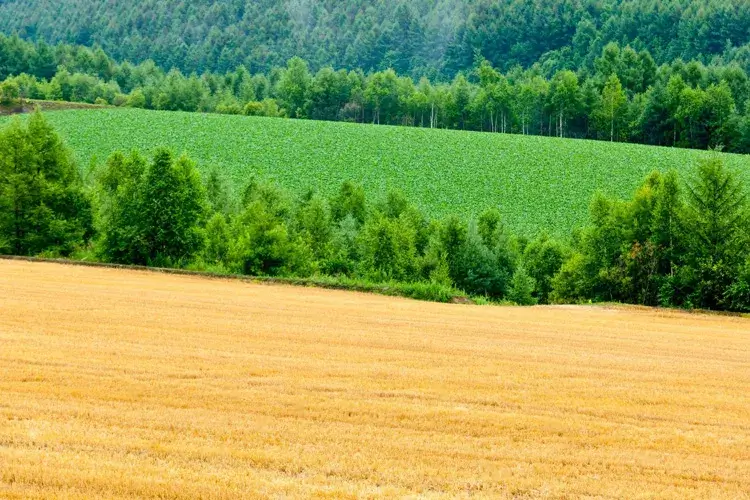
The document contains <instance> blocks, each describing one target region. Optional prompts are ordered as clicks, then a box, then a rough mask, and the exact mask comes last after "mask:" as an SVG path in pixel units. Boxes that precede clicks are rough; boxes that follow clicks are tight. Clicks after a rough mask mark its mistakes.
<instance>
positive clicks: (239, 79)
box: [0, 34, 750, 153]
mask: <svg viewBox="0 0 750 500" xmlns="http://www.w3.org/2000/svg"><path fill="white" fill-rule="evenodd" d="M593 67H594V69H593V70H591V71H587V70H585V69H583V68H582V69H579V71H576V72H574V71H571V70H558V71H556V72H554V73H552V74H551V75H546V74H545V72H544V71H541V69H540V66H539V65H538V64H537V65H534V66H533V67H532V68H530V69H526V70H523V69H521V67H520V66H515V67H514V68H511V69H510V70H508V71H506V72H502V71H501V70H500V69H498V68H496V67H494V66H493V65H492V63H491V62H490V61H489V60H487V59H484V58H482V57H481V56H477V57H476V58H475V60H474V62H473V66H472V67H471V68H469V69H468V70H466V71H465V72H461V73H459V74H457V76H456V77H455V78H453V80H451V81H450V82H444V83H441V82H439V81H431V80H429V79H427V78H425V77H422V78H420V79H419V80H414V79H413V78H411V77H409V76H404V75H399V74H398V73H396V72H395V71H394V70H393V69H387V70H383V71H376V72H370V73H365V72H364V71H362V70H361V69H358V70H351V71H347V70H345V69H335V68H332V67H324V68H322V69H320V70H318V71H312V69H311V68H310V65H309V64H308V63H307V62H306V61H305V60H303V59H301V58H299V57H293V58H292V59H290V60H289V61H288V62H287V63H286V65H285V66H283V67H274V68H272V69H271V70H270V71H269V72H267V73H254V74H253V73H251V72H250V71H248V69H247V68H246V67H245V66H239V67H237V68H235V69H233V70H231V71H228V72H226V73H217V72H205V73H202V74H201V75H198V74H197V73H192V74H190V75H186V74H184V73H182V72H181V71H180V70H179V69H176V68H173V69H171V70H169V71H166V70H165V69H163V68H160V67H159V66H157V65H156V64H155V63H154V62H153V61H150V60H149V61H146V62H143V63H140V64H137V65H134V64H132V63H130V62H127V61H126V62H122V63H119V62H117V61H115V60H114V59H112V58H111V57H109V56H108V55H107V54H106V53H105V52H104V51H103V50H102V49H101V48H96V49H89V48H87V47H83V46H80V45H66V44H58V45H56V46H50V45H49V44H47V43H45V42H37V43H32V42H28V41H24V40H23V39H21V38H19V37H18V36H17V35H13V36H5V35H2V34H0V106H3V105H5V106H8V105H9V104H10V105H11V106H12V105H13V103H14V102H16V101H18V100H21V99H47V100H54V101H72V102H85V103H96V104H104V105H114V106H129V107H135V108H145V109H158V110H168V111H199V112H216V113H228V114H246V115H261V116H271V117H291V118H309V119H315V120H337V121H349V122H359V123H363V122H365V123H376V124H389V125H405V126H417V127H429V128H455V129H465V130H478V131H489V132H501V133H514V134H524V135H528V134H531V135H546V136H558V137H574V138H588V139H601V140H609V141H622V142H636V143H643V144H654V145H666V146H677V147H689V148H699V149H705V148H723V149H724V150H726V151H731V152H740V153H747V152H750V110H748V106H747V102H748V97H749V96H750V83H749V82H750V80H748V73H747V71H746V70H745V69H743V67H742V66H741V65H739V64H738V63H736V62H732V63H728V64H724V63H722V62H720V61H719V62H717V61H713V62H711V63H710V64H708V65H706V64H704V63H702V62H700V61H698V60H692V61H688V62H685V61H683V60H681V59H677V60H675V61H673V62H671V63H669V64H662V65H660V66H659V65H657V64H656V62H655V60H654V58H653V57H652V55H651V54H650V53H649V52H648V51H647V50H645V49H643V50H641V51H639V52H638V51H636V50H635V49H634V48H632V47H631V46H629V45H628V46H624V47H622V46H620V45H619V44H617V43H616V42H610V43H608V44H607V45H605V46H604V48H603V49H602V50H601V53H600V54H599V55H598V56H597V57H595V58H594V60H593ZM3 80H4V81H3ZM0 112H2V110H1V109H0Z"/></svg>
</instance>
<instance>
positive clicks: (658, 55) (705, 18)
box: [0, 0, 750, 81]
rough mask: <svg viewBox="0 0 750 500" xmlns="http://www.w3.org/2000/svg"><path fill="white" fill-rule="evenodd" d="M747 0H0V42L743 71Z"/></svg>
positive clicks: (251, 64) (132, 52) (197, 65)
mask: <svg viewBox="0 0 750 500" xmlns="http://www.w3.org/2000/svg"><path fill="white" fill-rule="evenodd" d="M748 26H750V1H748V0H701V1H695V0H468V1H463V0H411V1H408V2H407V1H405V0H396V1H386V0H345V1H339V0H317V1H314V0H282V1H277V0H254V1H249V0H222V1H217V0H196V1H190V2H184V1H175V0H144V1H135V0H126V1H118V2H111V1H104V0H59V1H57V0H56V1H52V0H6V1H4V2H0V32H4V33H18V34H19V35H20V36H21V37H23V38H27V39H31V40H45V41H47V42H50V43H57V42H66V43H73V44H80V45H87V46H93V45H94V44H97V45H99V46H101V47H102V48H103V49H104V50H105V52H107V53H108V54H110V55H112V56H113V57H114V58H115V59H117V60H119V61H124V60H130V61H133V62H135V63H138V62H143V61H146V60H148V59H152V60H154V61H155V62H156V64H157V65H158V66H160V67H162V68H166V69H169V68H172V67H175V68H178V69H180V70H181V71H182V72H183V73H188V74H189V73H192V72H197V73H203V72H205V71H215V72H219V73H225V72H227V71H230V70H233V69H234V68H236V67H238V66H240V65H244V66H245V67H246V68H247V69H248V70H249V71H250V72H252V73H267V72H269V71H270V70H271V69H272V68H274V67H279V66H283V65H285V64H286V62H287V60H289V59H290V58H292V57H294V56H299V57H301V58H303V59H305V60H306V61H308V62H309V63H310V65H311V68H312V69H313V71H317V70H318V69H321V68H323V67H326V66H333V67H336V68H346V69H356V68H360V69H362V70H363V71H364V72H366V73H369V72H371V71H380V70H386V69H389V68H393V69H394V70H395V71H396V72H397V73H398V74H401V75H409V76H411V77H412V78H415V79H419V78H420V77H422V76H427V77H429V78H430V79H433V80H435V79H438V80H441V81H448V80H451V79H452V78H453V77H454V76H455V75H456V74H457V73H458V72H459V71H464V72H465V71H467V70H469V69H470V68H471V67H472V66H473V64H474V61H475V59H476V56H477V55H479V56H481V57H483V58H485V59H487V60H488V61H489V62H490V63H491V64H492V65H493V66H494V67H496V68H498V69H499V70H501V71H503V72H505V71H508V70H510V69H511V68H513V67H514V66H516V65H520V66H521V67H523V68H529V67H531V66H532V65H533V64H534V63H537V62H538V63H540V64H541V66H542V68H543V71H544V73H545V75H546V76H551V74H553V73H554V72H556V71H558V70H561V69H572V70H578V69H581V68H585V69H587V70H590V69H592V68H593V66H594V59H595V58H596V57H598V56H599V55H600V54H601V52H602V49H603V48H604V47H605V46H606V45H607V44H608V43H609V42H617V43H619V44H620V45H621V46H625V45H630V46H632V47H633V48H634V49H635V50H636V51H638V52H640V51H641V50H643V49H646V50H648V51H649V52H650V53H651V54H652V55H653V57H654V59H655V60H656V62H657V64H662V63H669V62H672V61H674V60H676V59H683V60H692V59H696V60H699V61H701V62H703V63H705V64H708V63H710V62H712V61H714V59H719V60H720V61H721V62H722V63H724V64H726V63H729V62H732V61H736V62H738V63H739V64H740V65H741V66H743V67H744V68H745V69H747V64H748V61H750V48H749V47H748V45H747V44H748V42H750V33H749V32H748Z"/></svg>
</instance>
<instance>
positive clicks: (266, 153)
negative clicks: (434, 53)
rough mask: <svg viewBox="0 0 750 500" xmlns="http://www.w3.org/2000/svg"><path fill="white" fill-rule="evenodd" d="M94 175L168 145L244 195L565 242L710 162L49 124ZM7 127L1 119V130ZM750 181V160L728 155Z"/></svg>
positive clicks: (454, 140) (354, 130)
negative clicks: (359, 196) (391, 200)
mask: <svg viewBox="0 0 750 500" xmlns="http://www.w3.org/2000/svg"><path fill="white" fill-rule="evenodd" d="M47 116H48V118H49V120H50V122H51V123H52V124H53V125H54V126H55V128H56V129H58V130H59V132H60V133H61V134H62V136H63V137H64V138H65V141H66V142H67V144H68V145H69V146H70V147H71V148H72V149H73V150H74V152H75V154H76V156H77V157H78V162H79V165H81V166H82V167H87V166H88V165H89V163H90V162H91V160H92V159H94V160H95V161H98V162H100V163H101V162H103V161H104V160H105V159H106V157H107V156H108V155H109V154H110V153H112V152H113V151H115V150H124V151H128V150H131V149H133V148H140V149H144V150H151V149H153V148H154V147H156V146H160V145H167V146H169V147H171V148H173V149H174V150H176V151H178V152H183V151H184V152H186V153H188V154H189V155H190V156H191V157H192V158H193V159H195V160H197V161H198V163H199V165H198V166H199V169H201V170H202V171H203V172H207V171H208V170H209V169H211V168H212V167H214V166H215V167H219V168H220V169H221V171H222V172H223V173H224V175H225V176H226V177H227V179H229V180H230V181H231V183H232V185H233V186H234V188H235V190H238V189H240V188H242V187H244V185H245V184H246V183H247V182H248V181H249V179H250V177H251V176H253V175H258V176H261V177H264V178H268V179H272V180H276V181H278V183H279V184H280V185H281V186H283V187H285V188H288V189H290V190H291V191H293V192H297V193H299V192H301V191H302V190H303V189H306V188H308V187H311V186H312V187H315V188H317V189H319V190H320V191H321V192H323V193H325V194H331V193H333V192H334V191H335V190H336V189H337V188H338V186H339V185H340V183H341V182H343V181H345V180H354V181H356V182H359V183H361V184H363V185H364V186H365V188H366V191H367V193H368V196H369V198H370V200H374V199H378V198H380V197H382V196H383V195H385V193H386V192H387V191H388V190H389V189H393V188H397V189H401V190H403V191H404V192H405V194H407V195H408V197H409V199H410V200H413V201H414V202H415V203H417V204H418V205H419V206H420V207H421V208H422V209H423V210H424V211H425V212H426V213H427V214H429V215H433V216H443V215H448V214H457V215H463V216H475V215H476V214H477V213H479V212H481V211H482V210H484V209H486V208H489V207H492V206H497V207H498V208H499V209H500V210H501V212H502V214H503V216H504V219H505V222H506V223H507V224H508V225H509V226H510V227H511V228H512V229H514V230H516V231H519V232H523V233H527V234H534V233H536V232H538V230H540V229H541V230H545V231H548V232H550V233H552V234H556V235H559V236H567V235H568V234H569V230H570V229H571V228H572V227H574V226H577V225H580V224H582V223H583V222H585V221H586V219H587V216H588V206H589V202H590V200H591V197H592V195H593V194H594V193H595V192H596V191H597V190H601V191H603V192H604V193H607V194H611V195H617V196H621V197H629V196H630V195H631V194H632V192H633V190H634V189H635V188H636V187H637V186H638V185H639V183H640V182H641V181H642V180H643V178H644V176H645V175H646V174H648V173H650V172H651V171H652V170H655V169H658V170H661V171H667V170H669V169H672V168H674V169H676V170H677V171H678V172H680V173H681V174H683V176H689V175H690V174H691V173H692V169H693V167H694V162H695V160H696V159H697V158H700V157H701V156H704V155H706V154H707V153H705V152H699V151H693V150H684V149H673V148H660V147H649V146H639V145H632V144H621V143H607V142H597V141H583V140H572V139H571V140H566V139H556V138H545V137H524V136H519V135H508V134H490V133H477V132H462V131H452V130H430V129H419V128H405V127H388V126H373V125H358V124H348V123H333V122H322V121H317V122H315V121H304V120H283V119H270V118H254V117H239V116H222V115H205V114H197V113H178V112H156V111H143V110H118V109H110V110H75V111H60V112H54V113H48V114H47ZM7 120H8V118H4V119H0V123H3V122H5V121H7ZM725 158H726V159H727V162H728V164H729V166H730V167H732V168H734V169H736V170H738V171H740V173H741V177H742V178H743V179H744V180H745V181H746V182H748V183H750V157H748V156H740V155H725Z"/></svg>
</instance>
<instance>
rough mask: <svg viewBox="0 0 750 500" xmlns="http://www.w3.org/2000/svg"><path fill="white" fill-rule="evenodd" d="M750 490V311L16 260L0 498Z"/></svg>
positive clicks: (0, 333)
mask: <svg viewBox="0 0 750 500" xmlns="http://www.w3.org/2000/svg"><path fill="white" fill-rule="evenodd" d="M749 488H750V321H748V320H747V319H741V318H730V317H718V316H702V315H688V314H683V313H678V312H664V311H650V310H631V309H613V308H595V307H590V308H586V307H557V308H555V307H546V308H544V307H538V308H499V307H478V306H456V305H453V306H451V305H441V304H432V303H423V302H416V301H409V300H403V299H393V298H386V297H379V296H374V295H365V294H356V293H347V292H338V291H328V290H319V289H309V288H294V287H288V286H270V285H249V284H246V283H240V282H232V281H224V280H207V279H201V278H198V277H190V276H170V275H159V274H151V273H145V272H133V271H123V270H114V269H95V268H82V267H72V266H62V265H55V264H40V263H26V262H7V261H0V497H11V498H16V497H18V498H28V497H44V498H49V497H65V498H74V497H101V498H119V497H124V498H133V497H157V498H243V497H306V498H309V497H324V498H338V497H353V498H355V497H357V498H358V497H400V496H409V495H411V496H415V497H427V498H430V497H441V496H444V497H456V496H459V497H460V496H472V495H476V496H479V497H500V498H503V497H520V498H526V497H532V498H537V497H538V498H561V497H565V498H581V497H605V498H613V497H617V498H639V497H647V498H653V497H664V498H680V499H682V498H748V496H749V493H748V492H749V491H750V490H749Z"/></svg>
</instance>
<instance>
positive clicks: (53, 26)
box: [0, 0, 750, 152]
mask: <svg viewBox="0 0 750 500" xmlns="http://www.w3.org/2000/svg"><path fill="white" fill-rule="evenodd" d="M100 4H101V2H95V1H92V0H88V1H86V0H79V1H68V2H54V3H52V2H44V1H41V0H39V1H34V2H31V3H29V2H14V1H11V2H5V3H4V4H3V5H0V31H2V32H5V33H6V34H7V36H2V37H0V79H2V80H7V79H8V78H11V80H10V81H9V82H6V84H5V85H4V86H3V88H2V89H1V90H0V100H4V101H6V102H8V101H10V100H12V99H17V98H26V99H29V98H31V99H52V100H65V101H79V102H89V103H95V102H96V103H100V104H110V105H118V106H134V107H144V108H148V109H165V110H183V111H207V112H221V113H234V114H242V113H244V114H251V115H265V116H288V117H293V118H309V119H323V120H346V121H355V122H368V123H380V124H392V125H411V126H422V127H444V128H459V129H468V130H482V131H490V132H504V133H516V134H534V135H549V136H561V137H576V138H591V139H600V140H611V141H627V142H637V143H644V144H654V145H667V146H678V147H691V148H702V149H705V148H707V147H714V148H715V147H722V148H723V149H724V150H727V151H734V152H748V151H750V118H748V110H747V100H748V95H750V94H749V92H750V90H748V89H749V86H748V78H747V74H748V71H750V46H749V45H748V42H750V35H749V34H748V31H747V26H748V25H750V3H749V2H747V1H740V2H730V1H714V2H689V1H685V0H673V1H668V2H655V1H645V0H638V1H627V2H622V1H618V2H614V1H609V2H601V1H598V2H594V1H573V2H540V1H518V0H516V1H510V0H506V1H504V2H500V3H497V2H487V1H474V2H450V1H448V2H446V1H443V2H408V3H407V2H361V1H359V2H356V1H350V2H305V1H298V2H186V3H179V4H176V5H172V2H165V1H150V2H140V3H132V4H131V3H129V2H117V3H107V4H102V5H100ZM92 16H93V19H92ZM113 19H116V20H117V22H116V23H115V22H113ZM86 47H90V48H86Z"/></svg>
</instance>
